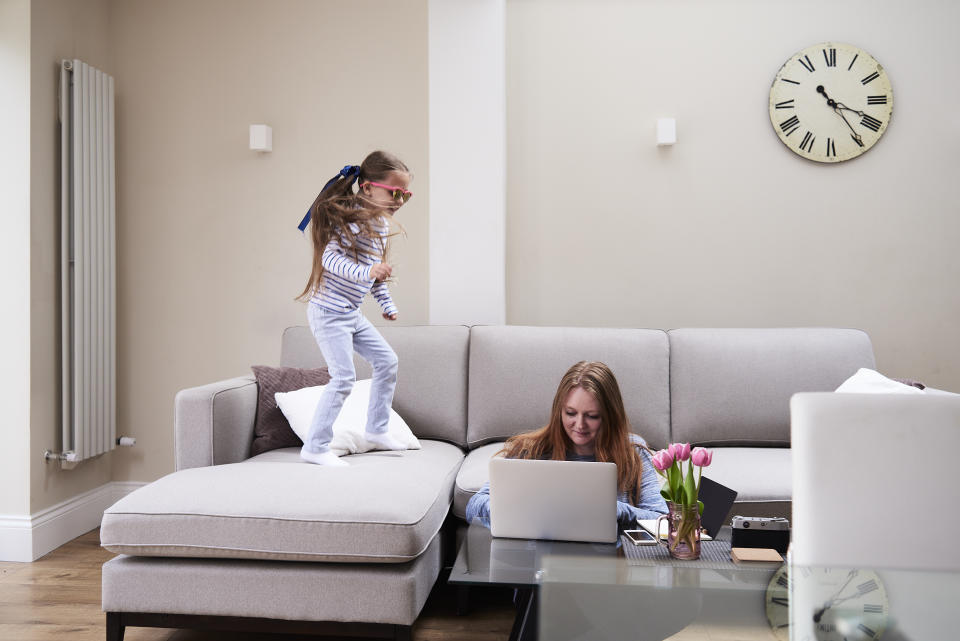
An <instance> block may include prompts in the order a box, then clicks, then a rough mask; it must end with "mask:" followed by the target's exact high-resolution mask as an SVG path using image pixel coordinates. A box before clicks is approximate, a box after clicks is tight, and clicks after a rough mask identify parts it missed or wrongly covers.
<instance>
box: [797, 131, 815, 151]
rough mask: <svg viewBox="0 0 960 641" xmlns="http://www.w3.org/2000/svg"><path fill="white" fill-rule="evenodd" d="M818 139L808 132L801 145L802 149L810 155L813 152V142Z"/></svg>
mask: <svg viewBox="0 0 960 641" xmlns="http://www.w3.org/2000/svg"><path fill="white" fill-rule="evenodd" d="M816 139H817V137H816V136H814V135H813V134H812V133H810V132H809V131H808V132H807V133H806V134H805V135H804V136H803V141H802V142H801V143H800V149H803V150H804V151H806V152H807V153H810V152H811V151H813V141H814V140H816Z"/></svg>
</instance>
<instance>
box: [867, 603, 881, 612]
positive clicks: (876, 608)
mask: <svg viewBox="0 0 960 641" xmlns="http://www.w3.org/2000/svg"><path fill="white" fill-rule="evenodd" d="M863 613H864V614H883V606H882V605H874V604H872V603H864V604H863Z"/></svg>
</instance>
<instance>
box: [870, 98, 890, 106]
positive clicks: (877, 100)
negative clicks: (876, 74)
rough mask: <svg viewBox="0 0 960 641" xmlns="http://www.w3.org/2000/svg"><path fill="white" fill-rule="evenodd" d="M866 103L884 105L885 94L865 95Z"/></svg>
mask: <svg viewBox="0 0 960 641" xmlns="http://www.w3.org/2000/svg"><path fill="white" fill-rule="evenodd" d="M867 104H868V105H885V104H887V97H886V96H867Z"/></svg>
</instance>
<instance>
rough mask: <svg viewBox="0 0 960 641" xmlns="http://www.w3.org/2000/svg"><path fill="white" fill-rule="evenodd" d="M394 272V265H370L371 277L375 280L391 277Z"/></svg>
mask: <svg viewBox="0 0 960 641" xmlns="http://www.w3.org/2000/svg"><path fill="white" fill-rule="evenodd" d="M392 273H393V267H391V266H390V265H388V264H386V263H376V264H374V265H372V266H371V267H370V278H372V279H373V280H379V281H384V280H386V279H388V278H390V274H392Z"/></svg>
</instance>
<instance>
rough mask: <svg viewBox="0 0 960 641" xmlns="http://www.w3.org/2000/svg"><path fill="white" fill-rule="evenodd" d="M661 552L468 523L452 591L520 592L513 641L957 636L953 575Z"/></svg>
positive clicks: (900, 640)
mask: <svg viewBox="0 0 960 641" xmlns="http://www.w3.org/2000/svg"><path fill="white" fill-rule="evenodd" d="M728 537H729V529H728V528H727V529H725V530H721V532H720V534H719V536H718V537H717V539H718V540H717V542H716V543H717V544H722V543H723V542H724V541H725V540H726V541H727V543H726V545H729V542H728V541H729V538H728ZM661 550H662V551H663V556H660V555H659V554H657V553H651V552H652V549H648V550H646V551H645V554H646V555H647V556H648V557H650V558H642V556H641V555H638V554H637V550H636V549H635V548H633V546H632V544H630V543H626V545H615V544H588V543H564V542H556V541H527V540H520V539H499V538H494V537H492V536H491V535H490V531H489V530H488V529H487V528H485V527H483V526H482V525H478V524H471V525H470V526H469V528H468V529H467V531H466V534H465V536H464V539H463V542H462V544H461V546H460V550H459V552H458V555H457V559H456V561H455V563H454V566H453V568H452V570H451V572H450V578H449V582H450V583H451V584H453V585H457V586H461V587H466V586H476V585H488V586H489V585H498V586H504V587H507V586H509V587H514V588H516V589H517V591H518V592H517V593H518V598H517V617H516V619H515V622H514V626H513V631H512V632H511V636H510V638H511V639H512V640H521V639H522V640H532V639H543V640H545V641H546V640H549V641H581V640H582V641H587V640H589V641H596V640H602V639H611V640H616V641H623V640H627V639H657V640H660V639H672V640H674V641H694V640H702V641H714V640H720V639H723V640H731V641H732V640H738V641H754V640H756V641H760V640H762V641H867V640H870V641H876V640H880V639H882V640H883V641H926V640H927V639H954V638H958V636H957V631H956V630H957V629H958V622H957V615H956V614H955V611H956V603H957V602H960V573H958V572H931V571H919V570H916V571H914V570H887V569H863V568H825V567H812V566H796V565H788V564H765V565H737V564H734V563H733V562H730V561H729V559H726V560H725V561H718V560H716V559H717V558H719V557H717V556H716V555H714V557H713V560H711V559H707V558H704V557H702V558H701V560H699V561H674V560H671V559H669V557H667V556H666V554H665V552H666V551H665V550H664V549H663V548H661Z"/></svg>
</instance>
